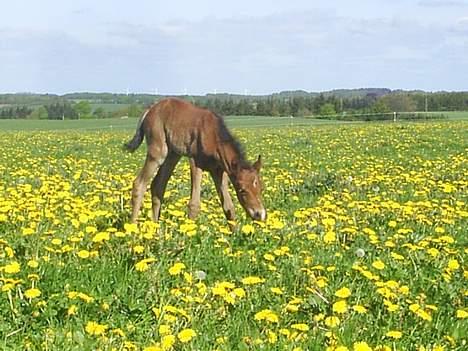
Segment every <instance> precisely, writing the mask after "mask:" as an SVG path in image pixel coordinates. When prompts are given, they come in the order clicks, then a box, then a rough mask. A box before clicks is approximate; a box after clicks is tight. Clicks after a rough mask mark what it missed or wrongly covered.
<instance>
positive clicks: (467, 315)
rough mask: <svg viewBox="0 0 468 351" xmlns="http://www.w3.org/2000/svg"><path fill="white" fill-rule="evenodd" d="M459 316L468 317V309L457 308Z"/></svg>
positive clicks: (461, 317)
mask: <svg viewBox="0 0 468 351" xmlns="http://www.w3.org/2000/svg"><path fill="white" fill-rule="evenodd" d="M457 318H460V319H466V318H468V311H467V310H457Z"/></svg>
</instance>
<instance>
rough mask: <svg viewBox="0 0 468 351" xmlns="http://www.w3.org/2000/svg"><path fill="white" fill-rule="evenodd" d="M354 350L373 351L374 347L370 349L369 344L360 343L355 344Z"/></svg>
mask: <svg viewBox="0 0 468 351" xmlns="http://www.w3.org/2000/svg"><path fill="white" fill-rule="evenodd" d="M353 350H354V351H372V347H370V346H369V345H368V344H367V342H365V341H360V342H355V343H354V344H353Z"/></svg>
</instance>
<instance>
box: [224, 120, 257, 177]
mask: <svg viewBox="0 0 468 351" xmlns="http://www.w3.org/2000/svg"><path fill="white" fill-rule="evenodd" d="M215 116H216V117H217V118H218V121H219V124H218V126H219V129H218V131H219V137H220V139H221V142H222V143H226V144H231V145H232V147H233V148H234V150H235V151H236V153H237V154H238V155H239V164H240V165H241V167H242V168H250V167H252V165H251V164H250V163H249V162H248V161H247V159H246V158H245V153H244V148H243V147H242V144H241V143H240V142H239V140H237V139H236V138H235V137H234V136H233V135H232V134H231V132H230V131H229V129H228V127H227V126H226V123H225V122H224V118H223V117H221V116H219V115H218V114H216V113H215Z"/></svg>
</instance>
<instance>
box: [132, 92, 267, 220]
mask: <svg viewBox="0 0 468 351" xmlns="http://www.w3.org/2000/svg"><path fill="white" fill-rule="evenodd" d="M145 137H146V143H147V147H148V148H147V149H148V150H147V154H146V161H145V164H144V166H143V168H142V169H141V170H140V172H139V174H138V176H137V177H136V179H135V181H134V182H133V189H132V217H131V221H132V222H136V220H137V218H138V213H139V211H140V208H141V205H142V202H143V195H144V192H145V190H146V187H147V185H148V183H149V181H150V180H151V178H152V177H153V175H154V174H155V173H156V171H157V174H156V176H155V177H154V179H153V181H152V182H151V200H152V206H153V219H154V220H155V221H157V220H158V219H159V214H160V210H161V204H162V201H163V198H164V192H165V190H166V185H167V182H168V180H169V178H170V176H171V174H172V172H173V171H174V168H175V166H176V164H177V162H178V161H179V160H180V158H181V156H188V157H189V158H190V170H191V181H192V191H191V198H190V202H189V206H188V207H189V217H190V218H194V217H196V215H197V214H198V212H199V210H200V186H201V178H202V170H206V171H208V172H209V173H210V174H211V177H212V178H213V181H214V183H215V186H216V191H217V192H218V196H219V198H220V200H221V204H222V206H223V210H224V214H225V215H226V218H227V219H228V220H234V219H235V211H234V205H233V203H232V200H231V197H230V195H229V191H228V181H229V180H230V181H231V183H232V184H233V186H234V189H235V191H236V195H237V198H238V199H239V202H240V204H241V205H242V207H243V208H244V209H245V211H246V212H247V214H248V215H249V216H250V217H251V218H252V219H254V220H262V221H264V220H265V219H266V210H265V208H264V207H263V203H262V198H261V193H262V182H261V179H260V176H259V172H260V168H261V164H262V161H261V157H260V156H259V157H258V159H257V161H256V162H255V163H254V164H253V165H251V164H250V163H249V162H247V161H246V159H245V156H244V153H243V151H242V149H241V146H240V144H239V143H238V142H237V140H236V139H235V138H234V137H233V136H232V134H231V133H230V132H229V130H228V129H227V127H226V125H225V124H224V121H223V119H222V118H221V117H219V116H217V115H216V114H214V113H213V112H211V111H209V110H207V109H203V108H199V107H196V106H194V105H192V104H191V103H189V102H187V101H184V100H180V99H175V98H168V99H164V100H161V101H160V102H158V103H156V104H154V105H153V106H151V107H150V108H149V109H148V110H147V111H146V112H145V113H144V114H143V116H142V117H141V118H140V120H139V121H138V125H137V129H136V133H135V136H134V137H133V139H132V140H131V141H129V142H128V143H127V144H126V145H125V147H126V148H127V150H129V151H131V152H133V151H135V150H136V149H137V148H138V147H139V146H140V145H141V143H142V141H143V138H145Z"/></svg>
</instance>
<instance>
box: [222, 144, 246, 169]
mask: <svg viewBox="0 0 468 351" xmlns="http://www.w3.org/2000/svg"><path fill="white" fill-rule="evenodd" d="M217 154H218V159H219V161H220V163H221V166H222V168H223V170H224V171H225V172H226V173H227V174H228V176H230V177H231V176H232V175H234V173H235V171H236V169H235V166H234V165H235V164H237V165H239V164H240V162H241V155H240V154H239V152H238V151H237V150H236V148H235V147H234V146H233V145H232V144H231V143H223V144H220V145H219V146H218V152H217Z"/></svg>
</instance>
